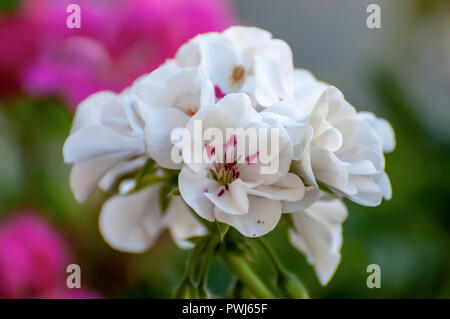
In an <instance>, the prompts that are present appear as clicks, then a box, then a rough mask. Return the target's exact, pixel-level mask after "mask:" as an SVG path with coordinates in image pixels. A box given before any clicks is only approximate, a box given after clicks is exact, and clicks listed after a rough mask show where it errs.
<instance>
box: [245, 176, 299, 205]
mask: <svg viewBox="0 0 450 319" xmlns="http://www.w3.org/2000/svg"><path fill="white" fill-rule="evenodd" d="M247 192H248V194H249V195H255V196H259V197H265V198H269V199H273V200H286V201H291V202H293V201H299V200H301V199H302V198H303V196H304V194H305V185H303V182H302V180H301V179H300V177H298V176H297V175H295V174H293V173H288V174H286V175H285V176H283V177H281V178H280V179H279V180H278V181H277V182H276V183H274V184H272V185H258V186H256V187H254V188H251V189H249V190H248V191H247Z"/></svg>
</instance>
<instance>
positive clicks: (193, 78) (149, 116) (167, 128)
mask: <svg viewBox="0 0 450 319" xmlns="http://www.w3.org/2000/svg"><path fill="white" fill-rule="evenodd" d="M127 99H128V100H129V101H130V104H131V107H132V108H133V109H134V111H135V112H136V114H139V120H140V121H142V126H143V127H144V131H145V142H146V145H147V153H148V155H149V156H150V157H151V158H153V159H154V160H155V161H156V162H157V163H158V164H159V165H160V166H161V167H164V168H168V169H180V164H176V163H174V162H173V161H172V159H171V154H170V153H171V149H172V144H171V141H170V135H171V133H172V131H173V130H174V129H176V128H182V127H185V126H186V124H187V122H188V121H189V119H190V117H191V116H192V115H194V114H195V113H197V111H198V110H199V109H200V107H202V106H203V105H210V104H214V103H215V96H214V88H213V86H212V84H211V82H210V81H209V80H208V79H207V78H206V77H205V76H204V75H203V76H202V75H201V74H200V73H199V70H198V68H181V67H180V66H178V65H177V64H176V63H175V62H174V61H168V62H166V63H165V64H164V65H162V66H161V67H159V68H158V69H156V70H155V71H153V72H152V73H150V74H148V75H145V76H143V77H141V78H140V79H138V80H137V81H136V82H135V83H134V84H133V86H132V87H131V89H130V90H129V94H128V96H127Z"/></svg>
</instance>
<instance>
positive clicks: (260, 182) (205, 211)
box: [179, 93, 304, 237]
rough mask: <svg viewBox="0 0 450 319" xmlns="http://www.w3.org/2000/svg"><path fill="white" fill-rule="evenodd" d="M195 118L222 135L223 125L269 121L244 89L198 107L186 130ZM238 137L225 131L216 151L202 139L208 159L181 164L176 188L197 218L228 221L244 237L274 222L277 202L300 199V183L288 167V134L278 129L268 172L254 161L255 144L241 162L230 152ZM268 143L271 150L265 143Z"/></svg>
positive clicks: (278, 210)
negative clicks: (274, 165) (272, 168)
mask: <svg viewBox="0 0 450 319" xmlns="http://www.w3.org/2000/svg"><path fill="white" fill-rule="evenodd" d="M198 120H201V121H202V124H203V125H202V128H203V129H204V130H207V129H208V128H211V127H213V128H217V129H219V130H221V131H222V132H223V136H227V135H226V129H227V128H243V129H248V128H261V127H267V126H268V124H267V123H265V122H264V120H263V118H262V117H261V116H260V115H259V114H258V113H257V112H256V111H255V110H254V109H253V108H252V106H251V101H250V98H249V97H248V96H247V95H246V94H243V93H235V94H229V95H227V96H226V97H224V98H223V99H222V100H220V101H219V102H218V103H217V104H216V105H212V106H210V107H206V108H203V109H201V110H200V111H199V112H198V113H197V114H196V115H194V116H193V117H192V118H191V120H190V123H188V125H187V128H188V129H191V128H192V127H193V125H194V124H193V123H195V121H198ZM192 130H193V129H192ZM192 135H193V134H192ZM202 136H203V135H202ZM270 140H271V139H270V138H268V139H266V141H270ZM238 141H243V139H240V138H239V136H238V137H236V136H233V135H232V136H227V138H226V141H225V142H224V151H223V152H216V147H217V145H216V146H214V147H213V148H210V146H211V145H213V144H210V141H208V140H202V141H201V144H202V145H204V146H205V149H207V150H209V154H210V156H211V161H208V162H202V163H201V164H199V163H186V164H185V165H184V167H183V168H182V170H181V173H180V176H179V189H180V193H181V196H182V197H183V199H184V200H185V201H186V203H187V204H188V205H189V206H191V207H192V208H193V209H194V210H195V211H196V212H197V213H198V214H199V215H200V216H201V217H203V218H205V219H207V220H209V221H214V220H218V221H220V222H224V223H227V224H229V225H231V226H233V227H235V228H236V229H237V230H239V231H240V232H241V233H242V234H243V235H245V236H249V237H257V236H262V235H264V234H266V233H267V232H269V231H271V230H272V229H273V228H274V227H275V226H276V225H277V223H278V221H279V219H280V217H281V207H282V202H284V201H299V200H301V199H302V198H303V196H304V185H303V183H302V181H301V179H300V178H299V177H298V176H296V175H294V174H292V173H289V172H288V171H289V167H290V163H291V159H292V148H291V144H290V141H289V137H288V134H287V132H285V131H284V130H283V129H282V128H280V134H279V139H278V140H277V141H276V143H278V145H279V147H278V148H277V149H278V152H276V153H273V154H270V158H271V159H272V160H276V161H277V163H278V167H277V169H276V171H274V172H273V173H271V174H263V173H261V168H262V166H263V163H262V162H261V161H259V159H260V155H261V154H260V149H259V148H258V147H259V144H258V145H257V147H256V148H255V149H254V150H252V151H250V152H249V153H247V155H245V156H243V158H241V159H242V160H243V161H240V159H239V158H237V157H236V154H237V152H235V151H234V150H236V149H238V148H239V147H240V145H239V143H240V142H238ZM268 148H269V149H272V147H270V145H269V147H268ZM245 149H248V150H249V149H251V148H245ZM230 150H231V152H230ZM219 154H220V155H219ZM229 154H232V156H231V157H230V155H229ZM227 155H228V157H227V159H226V160H224V158H223V157H224V156H227Z"/></svg>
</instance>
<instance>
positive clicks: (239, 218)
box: [214, 196, 281, 237]
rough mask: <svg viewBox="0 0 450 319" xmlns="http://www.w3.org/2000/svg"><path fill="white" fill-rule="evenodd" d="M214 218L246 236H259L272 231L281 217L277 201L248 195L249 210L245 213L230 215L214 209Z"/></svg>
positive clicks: (279, 205)
mask: <svg viewBox="0 0 450 319" xmlns="http://www.w3.org/2000/svg"><path fill="white" fill-rule="evenodd" d="M214 213H215V216H216V219H217V220H218V221H220V222H222V223H226V224H228V225H231V226H233V227H234V228H236V229H237V230H238V231H239V232H240V233H241V234H242V235H244V236H247V237H259V236H263V235H265V234H267V233H268V232H270V231H272V230H273V229H274V228H275V226H276V225H277V224H278V221H279V220H280V217H281V204H280V202H279V201H276V200H271V199H267V198H263V197H256V196H249V210H248V213H247V214H245V215H231V214H227V213H225V212H223V211H220V209H218V208H216V209H215V212H214Z"/></svg>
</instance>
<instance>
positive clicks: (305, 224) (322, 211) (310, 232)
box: [289, 195, 347, 286]
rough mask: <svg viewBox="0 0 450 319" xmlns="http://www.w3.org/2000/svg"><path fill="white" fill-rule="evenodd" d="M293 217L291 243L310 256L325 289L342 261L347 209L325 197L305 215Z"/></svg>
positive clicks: (303, 212)
mask: <svg viewBox="0 0 450 319" xmlns="http://www.w3.org/2000/svg"><path fill="white" fill-rule="evenodd" d="M292 216H293V218H294V223H295V230H290V232H289V236H290V240H291V242H292V244H293V245H294V246H295V247H297V248H298V249H299V250H300V251H302V252H303V253H304V254H305V255H306V256H307V259H308V262H309V263H310V264H312V265H313V266H314V270H315V272H316V274H317V277H318V278H319V281H320V283H321V284H322V285H324V286H325V285H326V284H327V283H328V282H329V281H330V279H331V278H332V277H333V274H334V273H335V271H336V269H337V267H338V265H339V262H340V259H341V253H340V250H341V246H342V223H343V222H344V220H345V219H346V218H347V209H346V207H345V205H344V204H343V203H342V202H341V201H339V200H338V199H334V198H332V197H330V196H328V195H325V196H322V198H321V199H320V200H319V201H317V202H316V203H314V204H313V205H311V206H310V207H308V208H307V209H306V210H305V211H302V212H298V213H295V214H293V215H292Z"/></svg>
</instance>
